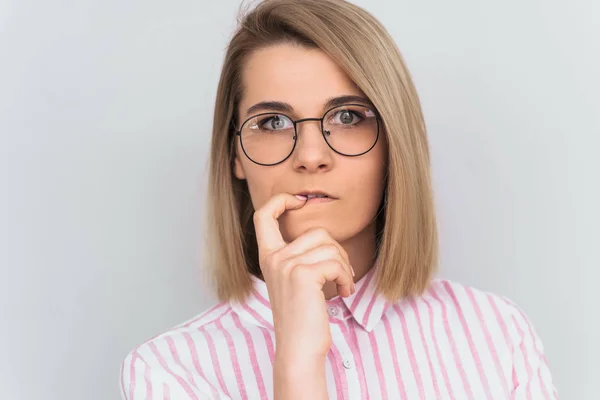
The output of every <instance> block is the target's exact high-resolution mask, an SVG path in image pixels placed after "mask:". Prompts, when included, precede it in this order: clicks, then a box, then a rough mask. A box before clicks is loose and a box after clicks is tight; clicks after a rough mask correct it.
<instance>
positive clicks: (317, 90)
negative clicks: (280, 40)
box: [234, 44, 387, 399]
mask: <svg viewBox="0 0 600 400" xmlns="http://www.w3.org/2000/svg"><path fill="white" fill-rule="evenodd" d="M242 80H243V84H244V93H243V96H242V98H241V101H240V104H239V107H238V121H244V120H246V119H247V118H248V117H250V116H252V115H255V114H257V113H260V112H270V111H277V110H272V109H261V110H258V111H253V112H251V113H250V114H248V113H247V112H246V111H247V109H248V108H249V107H250V106H252V105H254V104H256V103H259V102H262V101H281V102H286V103H289V104H290V105H291V106H292V107H293V111H292V112H286V114H287V115H289V116H290V117H291V118H292V119H294V120H295V119H299V118H309V117H317V118H318V117H321V116H322V115H323V113H324V112H325V111H326V110H327V108H326V107H325V102H326V101H327V100H328V99H330V98H332V97H337V96H342V95H356V96H362V97H364V98H365V99H366V96H364V94H363V93H362V92H361V91H360V90H359V89H358V88H357V87H356V85H355V84H354V83H353V82H352V80H350V79H349V77H348V76H347V75H346V74H345V73H344V72H343V71H342V70H341V69H340V67H339V66H338V65H337V64H336V63H335V62H334V61H333V60H332V59H331V58H329V57H328V56H327V55H326V54H325V53H323V52H322V51H321V50H318V49H306V48H303V47H300V46H296V45H291V44H278V45H273V46H270V47H266V48H263V49H260V50H258V51H255V52H254V53H252V54H251V55H250V56H249V58H248V59H247V61H246V64H245V66H244V69H243V75H242ZM384 137H385V135H384V134H383V133H381V134H380V137H379V140H378V142H377V144H376V145H375V147H374V148H373V149H371V150H370V151H369V152H368V153H366V154H363V155H361V156H358V157H347V156H343V155H340V154H337V153H335V152H334V151H333V150H332V149H331V148H330V147H329V146H328V145H327V143H326V142H325V140H324V138H323V136H322V133H321V130H320V126H319V123H318V122H317V121H307V122H303V123H300V124H299V125H298V141H297V144H296V148H295V149H294V152H293V153H292V155H291V156H290V157H289V158H288V159H287V160H286V161H284V162H283V163H280V164H277V165H274V166H262V165H258V164H255V163H253V162H252V161H251V160H249V159H248V158H247V157H246V156H245V155H244V153H243V151H242V149H241V146H240V143H239V140H238V141H237V155H236V158H235V163H234V174H235V176H236V177H237V178H238V179H245V180H247V183H248V188H249V190H250V195H251V199H252V203H253V206H254V209H255V210H256V211H255V214H254V224H255V228H256V233H257V241H258V248H259V261H260V266H261V270H262V272H263V276H264V279H265V283H266V284H267V288H268V290H269V299H270V301H271V307H272V311H273V319H274V325H275V339H276V343H277V346H276V356H275V365H274V387H275V398H276V399H300V398H302V399H304V398H306V399H326V398H327V387H326V381H325V359H326V356H327V353H328V351H329V349H330V347H331V334H330V331H329V320H328V315H327V312H326V307H325V300H326V299H330V298H332V297H334V296H336V295H340V296H349V295H350V294H351V293H352V292H353V290H354V282H355V281H357V280H359V279H360V278H361V277H362V276H364V275H365V274H366V273H367V272H368V270H369V269H370V268H371V267H372V258H373V255H374V253H375V215H376V213H377V209H378V207H379V205H380V203H381V199H382V196H383V191H384V183H385V181H384V176H385V172H386V168H387V166H386V163H385V160H386V159H387V144H386V142H385V138H384ZM307 189H318V190H322V191H324V192H326V193H328V194H330V195H332V196H334V197H335V200H333V201H330V202H328V203H322V204H315V203H310V202H309V203H307V202H306V200H305V199H303V198H297V197H296V196H295V194H297V193H300V192H302V191H305V190H307ZM353 271H354V272H353ZM307 382H310V385H307Z"/></svg>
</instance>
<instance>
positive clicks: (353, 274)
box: [350, 265, 356, 276]
mask: <svg viewBox="0 0 600 400" xmlns="http://www.w3.org/2000/svg"><path fill="white" fill-rule="evenodd" d="M350 270H351V271H352V276H356V274H355V273H354V268H352V265H351V266H350Z"/></svg>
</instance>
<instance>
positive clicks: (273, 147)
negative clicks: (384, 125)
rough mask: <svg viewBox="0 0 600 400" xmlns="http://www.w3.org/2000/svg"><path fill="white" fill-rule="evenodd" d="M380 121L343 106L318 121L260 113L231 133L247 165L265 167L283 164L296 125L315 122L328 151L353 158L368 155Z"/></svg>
mask: <svg viewBox="0 0 600 400" xmlns="http://www.w3.org/2000/svg"><path fill="white" fill-rule="evenodd" d="M379 120H380V117H379V115H378V114H377V112H375V111H374V110H373V109H371V108H370V107H367V106H365V105H362V104H344V105H341V106H337V107H334V108H331V109H329V110H327V111H326V112H325V114H324V115H323V117H321V118H302V119H297V120H292V119H291V118H290V117H289V116H287V115H285V114H282V113H273V112H269V113H261V114H257V115H254V116H252V117H250V118H248V119H247V120H245V121H244V123H242V125H241V127H240V129H239V130H238V131H237V132H235V134H236V135H237V136H239V137H240V144H241V147H242V150H243V151H244V154H245V155H246V157H248V159H250V161H252V162H254V163H256V164H259V165H265V166H271V165H276V164H280V163H282V162H284V161H285V160H287V159H288V157H289V156H291V155H292V153H293V151H294V149H295V148H296V142H297V141H298V130H297V127H298V124H299V123H300V122H305V121H319V122H320V125H321V133H322V135H323V138H324V139H325V142H327V144H328V145H329V147H330V148H331V149H332V150H333V151H335V152H336V153H338V154H341V155H344V156H348V157H357V156H360V155H363V154H365V153H367V152H368V151H370V150H371V149H372V148H373V147H375V144H376V143H377V139H378V138H379Z"/></svg>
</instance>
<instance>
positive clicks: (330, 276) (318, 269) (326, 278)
mask: <svg viewBox="0 0 600 400" xmlns="http://www.w3.org/2000/svg"><path fill="white" fill-rule="evenodd" d="M302 267H304V268H309V269H310V270H311V271H312V273H314V274H315V275H316V276H315V279H316V280H317V282H318V283H319V285H320V287H321V288H322V287H323V285H324V284H325V283H326V282H335V284H336V288H337V292H338V294H339V295H340V296H343V297H347V296H350V295H351V294H352V293H353V288H354V281H353V280H352V277H351V276H350V275H349V274H348V273H347V271H346V269H345V268H344V266H343V264H342V263H340V262H339V261H337V260H326V261H321V262H318V263H316V264H309V265H303V266H302Z"/></svg>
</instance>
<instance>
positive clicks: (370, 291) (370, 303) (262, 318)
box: [230, 262, 390, 332]
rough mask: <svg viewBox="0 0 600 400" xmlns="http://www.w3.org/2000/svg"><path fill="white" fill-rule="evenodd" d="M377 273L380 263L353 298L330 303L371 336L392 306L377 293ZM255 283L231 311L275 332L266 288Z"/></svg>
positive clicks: (359, 286)
mask: <svg viewBox="0 0 600 400" xmlns="http://www.w3.org/2000/svg"><path fill="white" fill-rule="evenodd" d="M376 269H377V262H376V263H375V264H374V265H373V267H371V269H370V270H369V271H367V273H366V274H365V275H364V276H363V277H362V278H361V279H360V280H359V281H357V282H356V292H354V294H352V295H351V296H348V297H340V296H335V297H333V298H331V299H329V300H327V304H328V305H337V306H340V307H343V308H344V315H345V314H346V313H349V314H351V316H352V318H354V320H355V321H356V322H357V323H358V324H359V325H360V326H361V327H362V328H363V329H365V330H366V331H367V332H371V331H372V330H373V328H374V327H375V326H376V325H377V323H378V322H379V321H381V317H382V316H383V314H384V313H385V311H386V309H387V308H388V307H389V305H390V304H389V303H388V302H387V301H386V299H385V298H384V297H383V296H382V295H381V294H380V293H378V292H377V287H376V279H375V278H376V274H375V273H376ZM252 282H253V290H252V293H251V294H250V295H249V296H248V298H247V299H246V300H245V301H244V302H242V303H238V302H235V301H232V302H231V303H230V304H231V307H232V308H233V310H234V311H235V312H236V313H237V314H238V315H239V316H240V318H242V319H244V320H246V321H249V322H251V323H253V324H256V325H260V326H262V327H265V328H267V329H273V313H272V312H271V304H270V302H269V293H268V290H267V285H266V283H265V282H264V281H263V280H261V279H259V278H257V277H256V276H254V275H252Z"/></svg>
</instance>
